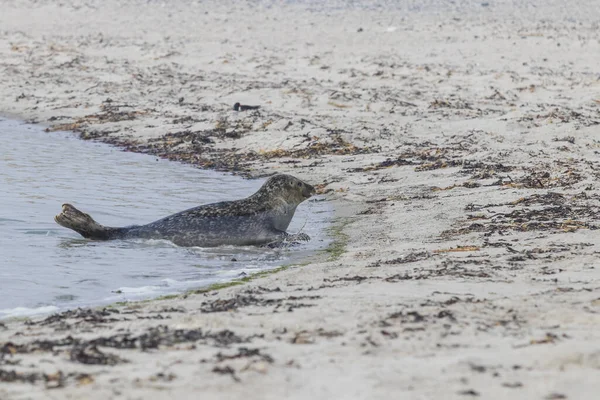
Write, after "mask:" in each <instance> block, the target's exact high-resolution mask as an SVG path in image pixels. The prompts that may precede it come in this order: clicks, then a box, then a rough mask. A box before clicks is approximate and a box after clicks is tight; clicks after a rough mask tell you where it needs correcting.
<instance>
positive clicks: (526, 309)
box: [0, 0, 600, 399]
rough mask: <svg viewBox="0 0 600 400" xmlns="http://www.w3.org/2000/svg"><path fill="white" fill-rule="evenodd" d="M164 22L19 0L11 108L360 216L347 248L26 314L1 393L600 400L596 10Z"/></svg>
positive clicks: (10, 65) (10, 43)
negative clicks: (131, 299)
mask: <svg viewBox="0 0 600 400" xmlns="http://www.w3.org/2000/svg"><path fill="white" fill-rule="evenodd" d="M141 4H142V3H138V2H136V1H131V2H126V3H122V2H116V1H115V2H112V1H109V2H108V3H98V2H96V1H94V0H82V1H76V0H68V1H66V2H64V3H62V4H61V5H55V4H51V3H48V2H39V3H35V2H31V1H29V0H11V1H10V2H9V3H7V4H6V6H5V8H4V9H3V13H0V26H2V27H3V28H2V30H0V56H1V57H0V60H1V61H0V71H1V72H2V74H0V93H1V94H2V96H0V110H2V111H3V112H5V113H6V114H10V115H13V116H14V115H17V116H19V118H20V119H25V120H33V121H35V122H36V123H40V124H46V126H47V127H48V129H49V130H63V129H66V130H72V131H75V132H77V133H78V134H79V135H80V136H81V138H82V139H88V140H98V141H102V142H106V143H111V144H113V145H116V146H119V147H120V148H121V149H123V150H124V151H136V152H145V153H150V154H153V155H155V156H158V157H162V158H166V159H169V160H173V161H180V162H186V163H189V164H192V165H195V166H197V167H200V168H209V169H215V170H218V171H219V170H221V171H224V170H227V171H228V172H231V173H237V174H241V175H244V176H245V177H259V176H263V175H265V174H269V173H273V172H285V173H290V174H293V175H297V176H298V177H300V178H302V179H305V180H307V181H309V182H311V183H313V184H318V185H319V190H320V193H323V194H324V195H325V196H327V198H328V200H329V201H333V202H335V204H334V210H335V213H336V217H337V218H340V219H339V220H338V223H339V225H336V227H335V229H336V230H337V233H338V234H339V235H344V242H345V247H344V248H341V247H340V246H333V247H332V252H333V255H335V256H336V257H334V258H331V259H329V258H327V257H320V258H319V259H317V260H314V261H311V263H310V264H309V265H305V266H302V267H291V268H286V269H285V270H283V271H280V272H278V273H269V274H265V275H264V276H261V277H260V279H248V282H246V283H244V284H243V285H237V284H236V285H233V286H230V287H226V288H221V289H220V290H217V291H209V292H203V293H194V294H183V295H177V296H176V297H175V298H169V299H164V300H160V301H156V300H155V301H148V302H144V303H141V304H137V303H136V304H127V305H122V306H117V307H112V308H99V309H96V308H94V309H83V310H71V311H67V312H65V313H61V314H59V315H56V316H48V317H42V318H32V319H31V320H29V321H27V322H26V323H25V322H23V321H2V322H1V323H0V348H2V353H0V354H1V355H0V381H2V382H3V383H4V384H3V385H2V387H0V398H2V399H5V398H6V399H25V398H27V399H43V398H47V397H48V396H50V395H55V396H59V397H65V398H66V397H68V398H73V399H75V398H85V399H106V398H118V397H126V398H138V397H139V398H153V399H154V398H156V399H162V398H165V399H167V398H172V397H174V396H178V397H182V398H195V397H196V396H197V394H198V393H202V394H203V395H204V396H206V397H208V398H224V397H225V398H231V399H238V398H244V399H254V398H256V399H259V398H260V399H271V398H273V399H274V398H282V397H283V398H290V399H305V398H307V397H312V398H318V399H321V398H323V399H324V398H328V399H330V398H348V399H362V398H364V399H366V398H369V399H380V398H381V399H383V398H389V395H390V393H392V394H402V395H404V396H406V397H407V398H431V399H434V398H448V399H455V398H456V399H464V398H466V397H477V396H480V397H485V398H489V399H503V398H506V397H509V396H510V397H516V398H523V399H551V398H552V399H558V398H568V399H588V398H589V399H592V398H595V397H594V396H595V393H597V392H598V390H599V389H600V384H599V383H597V379H596V378H595V376H596V375H597V371H598V369H599V368H600V352H599V351H598V348H597V343H598V342H599V340H600V329H598V327H600V317H599V316H600V302H599V300H598V299H599V297H600V276H598V273H597V272H596V271H597V267H596V265H597V260H598V254H599V250H598V248H599V246H600V235H599V234H598V232H599V231H600V230H599V229H600V224H598V222H597V215H598V212H600V187H599V186H598V183H597V182H598V178H600V172H599V171H600V162H598V154H599V153H600V143H599V142H598V140H597V132H598V129H600V97H599V96H598V89H600V78H599V77H598V71H597V66H598V65H600V33H599V30H598V29H597V28H598V27H597V23H594V21H595V20H598V19H599V18H600V15H599V12H600V10H598V8H597V7H594V2H592V1H589V2H583V3H567V4H565V3H563V2H558V1H557V2H550V3H549V4H548V2H536V1H529V2H525V3H523V5H522V4H519V5H512V4H511V3H510V2H508V1H498V2H493V4H492V2H490V3H486V4H487V5H485V6H484V5H482V4H481V2H479V3H476V2H470V1H467V0H464V1H460V2H455V6H456V8H452V7H450V6H449V5H447V4H446V3H443V2H437V3H436V2H435V1H432V2H431V4H430V3H427V6H426V7H425V6H424V7H425V11H423V10H421V9H419V7H416V6H415V7H416V8H417V9H416V11H415V9H413V8H412V6H411V5H413V4H412V3H411V2H406V3H401V4H400V5H398V8H386V7H385V5H384V6H382V7H379V8H378V7H375V6H373V7H371V8H369V9H361V8H353V7H350V6H348V5H344V4H342V7H341V8H340V9H327V10H325V11H319V12H315V11H314V10H313V8H311V7H316V6H315V5H314V4H312V5H311V3H307V4H304V3H299V4H294V5H280V4H272V3H264V2H258V3H239V2H229V3H210V2H209V3H202V4H196V3H193V2H188V1H185V0H176V1H173V2H171V3H169V7H166V8H165V7H163V6H162V5H161V3H159V2H156V3H154V2H151V3H143V6H142V5H141ZM436 4H438V5H439V6H440V8H439V10H440V11H439V12H437V13H436V12H435V10H436ZM471 6H472V7H471ZM475 6H477V7H476V8H475ZM344 7H348V8H349V9H348V8H344ZM428 7H429V8H428ZM453 7H454V6H453ZM449 8H452V9H451V10H449V11H448V9H449ZM344 10H345V11H344ZM431 10H433V11H431ZM446 12H447V13H446ZM133 16H135V17H136V18H133ZM235 102H241V103H242V104H252V105H253V104H256V105H260V106H261V108H260V109H259V110H257V111H250V112H234V111H233V110H232V105H233V104H234V103H235ZM348 221H350V222H349V223H348Z"/></svg>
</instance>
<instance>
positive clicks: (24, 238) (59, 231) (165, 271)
mask: <svg viewBox="0 0 600 400" xmlns="http://www.w3.org/2000/svg"><path fill="white" fill-rule="evenodd" d="M0 142H1V143H3V144H4V143H8V144H9V145H8V146H6V147H5V148H3V150H2V153H0V193H2V196H0V249H1V251H0V293H1V294H2V296H0V318H3V317H11V316H18V315H32V314H35V313H36V312H53V311H57V310H59V309H64V308H72V307H78V306H89V305H99V304H106V303H108V302H114V301H125V300H135V299H142V298H148V297H154V296H159V295H161V294H165V293H173V292H181V291H185V290H186V289H189V288H193V287H201V286H206V285H210V284H212V283H216V282H223V281H227V280H230V279H234V278H236V277H239V276H240V274H250V273H253V272H257V271H261V270H264V269H268V268H274V267H277V266H279V265H281V264H288V263H293V262H297V261H300V260H301V259H303V258H305V257H307V256H309V255H310V254H313V253H314V252H315V251H316V250H318V249H320V248H324V247H325V246H326V245H327V244H328V242H327V240H328V239H327V237H326V235H325V233H324V227H325V226H326V224H327V223H328V220H329V219H330V217H331V215H332V210H331V208H330V206H329V205H328V204H327V202H322V201H307V202H305V203H303V204H302V205H300V206H299V207H298V210H297V212H296V216H295V217H294V220H293V221H292V225H291V226H290V231H291V232H295V231H297V230H299V229H300V228H303V231H304V232H306V233H308V234H309V235H310V236H311V237H312V238H313V240H312V241H311V242H309V243H308V244H303V245H301V246H299V247H297V248H294V249H293V250H271V249H260V248H255V247H238V248H234V247H222V248H211V249H205V248H181V247H178V246H175V245H174V244H173V243H171V242H168V241H164V240H151V241H142V240H131V241H123V240H117V241H111V242H90V241H87V240H85V239H82V238H81V237H80V236H79V235H78V234H76V233H75V232H72V231H69V230H67V229H63V228H61V227H59V226H57V225H56V224H55V223H54V220H53V217H54V215H56V214H57V213H58V212H59V211H60V207H61V204H63V203H65V202H69V203H72V204H74V205H75V206H77V207H80V208H81V209H83V210H84V211H85V212H87V213H89V214H90V215H92V216H94V218H95V219H97V220H98V221H99V222H100V223H103V224H105V225H112V226H123V225H131V224H143V223H147V222H150V221H154V220H156V219H158V218H161V217H163V216H166V215H169V214H172V213H174V212H177V211H181V210H184V209H187V208H190V207H194V206H197V205H200V204H206V203H212V202H216V201H222V200H233V199H239V198H242V197H246V196H248V195H249V194H251V193H253V192H254V191H256V190H257V189H258V187H260V185H261V184H262V181H248V180H243V179H241V178H239V177H235V176H230V175H225V174H219V173H216V172H212V171H203V170H199V169H196V168H193V167H190V166H186V165H182V164H179V163H170V162H167V161H163V160H157V159H156V158H155V157H152V156H148V155H141V154H134V153H126V152H121V151H117V150H115V149H114V148H112V147H110V146H107V145H105V144H101V143H93V142H85V141H81V140H79V139H77V138H75V137H74V136H73V135H72V134H69V133H45V132H43V130H42V129H41V128H40V127H37V126H32V125H24V124H22V123H19V122H15V121H10V120H2V119H0Z"/></svg>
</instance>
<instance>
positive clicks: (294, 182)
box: [258, 174, 315, 205]
mask: <svg viewBox="0 0 600 400" xmlns="http://www.w3.org/2000/svg"><path fill="white" fill-rule="evenodd" d="M258 193H260V194H261V195H263V196H265V198H266V199H283V200H284V201H285V202H286V203H288V204H295V205H298V204H300V203H302V202H303V201H304V200H306V199H308V198H309V197H311V196H312V195H313V194H315V188H314V187H313V186H311V185H309V184H308V183H306V182H303V181H301V180H300V179H298V178H296V177H293V176H291V175H285V174H278V175H274V176H272V177H270V178H269V179H268V180H267V181H266V182H265V183H264V184H263V185H262V187H261V188H260V189H259V190H258ZM261 197H262V196H261Z"/></svg>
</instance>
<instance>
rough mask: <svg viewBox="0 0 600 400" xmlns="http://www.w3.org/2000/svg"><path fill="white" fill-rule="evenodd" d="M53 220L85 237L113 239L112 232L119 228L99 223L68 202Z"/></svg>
mask: <svg viewBox="0 0 600 400" xmlns="http://www.w3.org/2000/svg"><path fill="white" fill-rule="evenodd" d="M54 220H55V221H56V223H57V224H59V225H62V226H64V227H65V228H69V229H72V230H74V231H75V232H77V233H79V234H80V235H81V236H83V237H84V238H87V239H96V240H108V239H113V238H114V237H113V236H114V234H115V233H116V232H118V231H119V230H120V228H109V227H106V226H103V225H100V224H99V223H97V222H96V221H94V219H93V218H92V217H90V216H89V215H88V214H86V213H84V212H81V211H79V210H78V209H76V208H75V207H73V206H72V205H70V204H63V206H62V212H61V213H60V214H58V215H57V216H56V217H54Z"/></svg>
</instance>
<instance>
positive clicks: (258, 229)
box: [54, 174, 315, 247]
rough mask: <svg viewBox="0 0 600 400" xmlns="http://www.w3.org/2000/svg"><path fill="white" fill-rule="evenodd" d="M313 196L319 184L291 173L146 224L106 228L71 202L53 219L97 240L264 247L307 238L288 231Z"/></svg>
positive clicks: (273, 177)
mask: <svg viewBox="0 0 600 400" xmlns="http://www.w3.org/2000/svg"><path fill="white" fill-rule="evenodd" d="M313 194H315V188H314V187H313V186H311V185H309V184H308V183H305V182H303V181H301V180H300V179H298V178H295V177H293V176H291V175H284V174H278V175H274V176H272V177H270V178H269V179H268V180H267V181H266V182H265V183H264V184H263V185H262V186H261V188H260V189H259V190H258V191H257V192H256V193H254V194H253V195H251V196H249V197H247V198H245V199H241V200H235V201H223V202H220V203H213V204H206V205H202V206H199V207H194V208H190V209H189V210H185V211H181V212H179V213H176V214H173V215H170V216H168V217H165V218H162V219H159V220H158V221H154V222H151V223H149V224H147V225H133V226H126V227H121V228H112V227H108V226H103V225H100V224H99V223H97V222H96V221H94V219H93V218H92V217H90V216H89V215H88V214H85V213H83V212H81V211H79V210H78V209H76V208H75V207H73V206H72V205H70V204H63V206H62V212H61V213H60V214H58V215H57V216H56V217H54V220H55V221H56V222H57V223H58V224H59V225H62V226H64V227H65V228H69V229H72V230H74V231H75V232H77V233H79V234H80V235H81V236H83V237H85V238H88V239H93V240H112V239H135V238H141V239H166V240H170V241H172V242H173V243H175V244H177V245H179V246H200V247H214V246H221V245H239V246H245V245H264V244H269V243H272V242H278V241H279V242H283V241H295V240H309V239H310V238H309V237H308V235H306V234H304V233H300V234H297V235H290V234H288V233H287V232H286V229H287V228H288V226H289V225H290V222H291V220H292V217H293V216H294V212H295V211H296V207H297V206H298V204H300V203H302V202H303V201H304V200H306V199H308V198H309V197H311V196H312V195H313Z"/></svg>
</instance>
